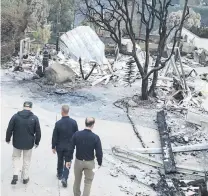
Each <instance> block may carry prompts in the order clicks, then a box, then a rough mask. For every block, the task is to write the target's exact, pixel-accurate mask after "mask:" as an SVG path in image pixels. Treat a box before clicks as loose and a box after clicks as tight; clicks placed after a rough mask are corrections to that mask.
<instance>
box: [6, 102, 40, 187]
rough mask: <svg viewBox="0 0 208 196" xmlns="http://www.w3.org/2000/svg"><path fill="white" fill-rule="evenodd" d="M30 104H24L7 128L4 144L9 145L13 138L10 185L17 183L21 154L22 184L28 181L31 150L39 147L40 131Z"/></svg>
mask: <svg viewBox="0 0 208 196" xmlns="http://www.w3.org/2000/svg"><path fill="white" fill-rule="evenodd" d="M31 109H32V102H28V101H27V102H25V103H24V105H23V110H22V111H20V112H18V113H17V114H15V115H14V116H13V117H12V118H11V120H10V122H9V126H8V128H7V133H6V142H7V143H10V140H11V137H12V136H13V146H14V149H13V155H12V159H13V169H14V175H13V179H12V182H11V184H16V183H17V181H18V173H19V168H18V165H19V161H20V158H21V154H22V152H23V166H22V178H23V183H24V184H27V183H28V181H29V174H28V173H29V166H30V161H31V156H32V148H33V146H34V145H35V147H37V146H38V145H39V142H40V139H41V130H40V124H39V120H38V117H37V116H35V115H34V114H33V113H32V112H31Z"/></svg>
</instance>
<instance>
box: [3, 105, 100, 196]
mask: <svg viewBox="0 0 208 196" xmlns="http://www.w3.org/2000/svg"><path fill="white" fill-rule="evenodd" d="M32 105H33V104H32V102H25V103H24V104H23V110H22V111H20V112H18V113H16V114H15V115H13V117H12V118H11V120H10V122H9V125H8V128H7V133H6V142H7V143H10V140H11V137H13V147H14V148H13V155H12V158H13V179H12V181H11V184H13V185H15V184H16V183H17V181H18V175H19V171H20V170H19V168H18V165H19V161H20V158H21V154H22V153H23V166H22V176H21V178H22V179H23V184H27V183H28V182H29V167H30V161H31V156H32V149H33V148H34V147H35V148H37V147H38V146H39V142H40V140H41V129H40V123H39V119H38V117H37V116H35V115H34V114H33V113H32V111H31V110H32ZM61 115H62V118H61V119H60V120H59V121H57V122H56V124H55V127H54V130H53V135H52V152H53V153H54V154H57V157H58V161H57V178H58V179H59V180H61V182H62V185H63V187H67V180H68V176H69V170H70V168H71V164H72V159H73V154H74V149H75V148H76V159H75V161H74V176H75V181H74V187H73V190H74V196H80V195H81V191H80V185H81V180H82V175H83V172H84V175H85V181H84V191H83V196H89V195H90V190H91V185H92V181H93V178H94V169H95V161H94V158H95V155H96V157H97V162H98V166H99V167H100V166H101V165H102V158H103V152H102V145H101V141H100V138H99V136H97V135H96V134H95V133H93V132H92V129H93V127H94V124H95V119H94V118H92V117H90V118H86V120H85V126H86V128H85V129H84V130H82V131H79V130H78V125H77V122H76V121H75V120H73V119H72V118H70V117H69V106H68V105H63V106H62V108H61Z"/></svg>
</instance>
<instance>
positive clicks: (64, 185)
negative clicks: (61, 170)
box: [61, 178, 67, 188]
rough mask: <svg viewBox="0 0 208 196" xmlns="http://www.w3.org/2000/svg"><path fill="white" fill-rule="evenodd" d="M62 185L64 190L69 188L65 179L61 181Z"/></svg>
mask: <svg viewBox="0 0 208 196" xmlns="http://www.w3.org/2000/svg"><path fill="white" fill-rule="evenodd" d="M61 183H62V185H63V187H64V188H66V187H67V181H66V180H65V179H64V178H63V179H62V180H61Z"/></svg>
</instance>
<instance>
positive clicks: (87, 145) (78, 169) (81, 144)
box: [66, 118, 103, 196]
mask: <svg viewBox="0 0 208 196" xmlns="http://www.w3.org/2000/svg"><path fill="white" fill-rule="evenodd" d="M94 124H95V119H94V118H86V120H85V125H86V128H85V129H84V130H83V131H79V132H77V133H75V134H74V136H73V137H72V142H71V147H70V151H69V152H70V153H69V156H67V159H66V162H67V163H66V167H70V166H71V160H72V158H73V152H74V148H75V147H76V160H75V163H74V175H75V181H74V188H73V189H74V196H81V191H80V185H81V180H82V173H83V172H84V174H85V181H84V191H83V196H89V195H90V189H91V185H92V181H93V178H94V174H95V171H94V169H95V162H94V158H95V154H94V151H95V152H96V157H97V162H98V166H99V167H101V165H102V159H103V152H102V145H101V141H100V138H99V136H98V135H96V134H95V133H93V132H92V129H93V127H94Z"/></svg>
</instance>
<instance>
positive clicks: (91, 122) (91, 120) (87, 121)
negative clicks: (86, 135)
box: [85, 117, 95, 127]
mask: <svg viewBox="0 0 208 196" xmlns="http://www.w3.org/2000/svg"><path fill="white" fill-rule="evenodd" d="M94 124H95V119H94V118H93V117H88V118H86V119H85V126H86V127H92V125H94Z"/></svg>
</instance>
